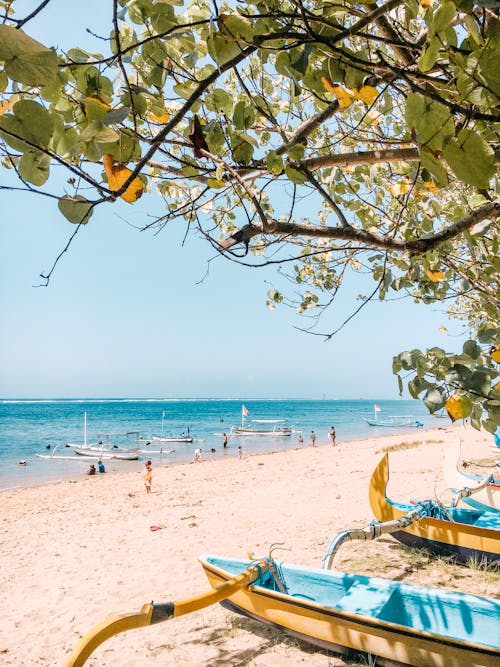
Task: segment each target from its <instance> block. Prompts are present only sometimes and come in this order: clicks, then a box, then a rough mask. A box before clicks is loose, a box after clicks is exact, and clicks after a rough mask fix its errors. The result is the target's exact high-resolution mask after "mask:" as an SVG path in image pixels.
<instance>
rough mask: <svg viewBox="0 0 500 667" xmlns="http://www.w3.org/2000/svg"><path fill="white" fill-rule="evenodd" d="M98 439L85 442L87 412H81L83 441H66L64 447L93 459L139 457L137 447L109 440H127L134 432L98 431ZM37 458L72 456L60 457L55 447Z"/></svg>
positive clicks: (131, 458)
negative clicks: (114, 443) (123, 436)
mask: <svg viewBox="0 0 500 667" xmlns="http://www.w3.org/2000/svg"><path fill="white" fill-rule="evenodd" d="M97 435H98V441H97V442H94V443H92V444H89V443H88V442H87V413H86V412H84V413H83V443H81V444H74V443H68V444H67V445H66V447H69V448H70V449H71V450H72V451H73V452H75V454H78V455H79V456H86V457H90V458H93V459H122V460H129V461H131V460H134V459H138V458H139V450H138V448H137V447H134V448H128V447H118V446H117V445H113V444H112V443H111V442H110V437H111V436H117V435H118V436H121V435H125V436H127V440H128V438H129V437H130V436H132V435H137V434H136V432H128V433H98V434H97ZM37 457H38V458H47V459H54V458H58V459H62V458H67V459H74V457H72V456H68V457H62V456H59V455H57V456H55V449H54V451H53V452H52V453H51V454H49V455H45V456H44V455H43V454H37Z"/></svg>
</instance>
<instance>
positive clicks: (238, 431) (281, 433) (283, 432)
mask: <svg viewBox="0 0 500 667" xmlns="http://www.w3.org/2000/svg"><path fill="white" fill-rule="evenodd" d="M231 435H241V436H253V435H264V436H266V437H275V438H276V437H286V436H290V435H292V429H291V428H278V429H253V428H241V427H239V426H234V427H233V428H232V430H231Z"/></svg>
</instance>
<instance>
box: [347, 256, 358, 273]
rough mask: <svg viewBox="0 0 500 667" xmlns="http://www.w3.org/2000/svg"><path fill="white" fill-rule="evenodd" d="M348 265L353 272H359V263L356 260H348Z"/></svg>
mask: <svg viewBox="0 0 500 667" xmlns="http://www.w3.org/2000/svg"><path fill="white" fill-rule="evenodd" d="M349 264H351V266H352V267H353V269H354V270H355V271H359V270H360V269H361V262H358V260H357V259H352V258H351V259H349Z"/></svg>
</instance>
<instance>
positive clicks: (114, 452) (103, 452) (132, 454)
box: [66, 444, 139, 461]
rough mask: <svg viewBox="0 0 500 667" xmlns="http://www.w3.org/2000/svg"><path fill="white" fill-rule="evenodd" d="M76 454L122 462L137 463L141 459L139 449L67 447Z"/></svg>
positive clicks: (99, 446) (94, 446)
mask: <svg viewBox="0 0 500 667" xmlns="http://www.w3.org/2000/svg"><path fill="white" fill-rule="evenodd" d="M66 447H70V448H71V449H72V450H73V451H74V452H75V454H78V455H80V456H87V457H88V456H91V457H92V458H98V459H120V460H122V461H135V460H137V459H138V458H139V449H123V448H121V447H116V446H114V447H112V448H108V447H106V446H105V445H93V446H90V445H87V446H86V447H85V446H83V445H70V444H68V445H66Z"/></svg>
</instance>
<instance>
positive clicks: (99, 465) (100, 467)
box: [87, 460, 106, 475]
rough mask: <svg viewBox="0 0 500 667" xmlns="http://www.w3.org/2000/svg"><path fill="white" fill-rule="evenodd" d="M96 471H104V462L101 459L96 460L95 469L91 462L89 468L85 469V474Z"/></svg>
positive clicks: (91, 473)
mask: <svg viewBox="0 0 500 667" xmlns="http://www.w3.org/2000/svg"><path fill="white" fill-rule="evenodd" d="M96 472H101V473H102V472H106V468H105V467H104V463H103V462H102V461H101V460H99V461H98V462H97V469H96V467H95V465H94V464H93V463H91V464H90V466H89V469H88V470H87V475H95V474H96Z"/></svg>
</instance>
